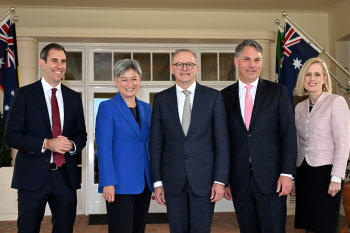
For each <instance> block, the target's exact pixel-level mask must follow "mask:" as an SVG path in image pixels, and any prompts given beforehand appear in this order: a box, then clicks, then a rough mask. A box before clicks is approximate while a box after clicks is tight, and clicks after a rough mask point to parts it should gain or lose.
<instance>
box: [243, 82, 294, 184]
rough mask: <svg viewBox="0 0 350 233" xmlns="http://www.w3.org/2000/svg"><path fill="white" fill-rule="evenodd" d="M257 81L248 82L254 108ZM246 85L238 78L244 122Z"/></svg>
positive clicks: (289, 175) (282, 174)
mask: <svg viewBox="0 0 350 233" xmlns="http://www.w3.org/2000/svg"><path fill="white" fill-rule="evenodd" d="M258 83H259V78H257V79H256V80H255V81H254V82H252V83H251V84H250V85H253V87H252V88H251V89H250V94H251V95H252V99H253V109H254V102H255V96H256V90H257V89H258ZM247 85H248V84H245V83H243V82H242V81H241V80H240V79H239V80H238V93H239V105H240V107H241V114H242V118H243V121H244V123H245V119H244V105H245V94H246V93H247V88H245V86H247ZM249 162H250V157H249ZM281 176H288V177H290V178H292V179H294V178H293V176H292V175H291V174H284V173H281Z"/></svg>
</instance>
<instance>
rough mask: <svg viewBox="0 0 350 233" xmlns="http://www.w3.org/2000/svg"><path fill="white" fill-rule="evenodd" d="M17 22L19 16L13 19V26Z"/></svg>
mask: <svg viewBox="0 0 350 233" xmlns="http://www.w3.org/2000/svg"><path fill="white" fill-rule="evenodd" d="M17 21H18V17H17V16H15V17H13V20H12V21H11V24H14V23H16V22H17Z"/></svg>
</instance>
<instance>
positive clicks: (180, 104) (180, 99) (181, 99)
mask: <svg viewBox="0 0 350 233" xmlns="http://www.w3.org/2000/svg"><path fill="white" fill-rule="evenodd" d="M183 90H185V89H182V88H181V87H180V86H179V85H177V84H176V98H177V110H178V112H179V118H180V123H182V114H183V111H184V104H185V99H186V95H185V93H183V92H182V91H183ZM186 90H188V91H190V92H191V93H190V95H189V97H190V103H191V110H192V106H193V99H194V94H195V91H196V82H194V83H193V84H192V85H191V86H189V87H188V88H187V89H186ZM214 183H217V184H222V185H225V184H223V183H221V182H218V181H214ZM158 186H163V182H162V181H157V182H154V184H153V187H154V188H156V187H158Z"/></svg>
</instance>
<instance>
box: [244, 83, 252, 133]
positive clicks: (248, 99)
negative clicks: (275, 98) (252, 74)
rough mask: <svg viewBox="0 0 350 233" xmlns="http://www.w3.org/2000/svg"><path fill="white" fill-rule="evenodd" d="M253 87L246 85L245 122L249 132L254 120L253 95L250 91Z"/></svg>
mask: <svg viewBox="0 0 350 233" xmlns="http://www.w3.org/2000/svg"><path fill="white" fill-rule="evenodd" d="M252 87H253V85H246V86H245V88H246V89H247V93H246V94H245V102H244V122H245V126H246V127H247V130H249V125H250V119H251V118H252V112H253V98H252V94H250V89H251V88H252Z"/></svg>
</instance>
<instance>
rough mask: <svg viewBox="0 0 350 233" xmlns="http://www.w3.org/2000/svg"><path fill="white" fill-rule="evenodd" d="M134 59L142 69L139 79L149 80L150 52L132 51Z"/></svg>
mask: <svg viewBox="0 0 350 233" xmlns="http://www.w3.org/2000/svg"><path fill="white" fill-rule="evenodd" d="M134 59H135V60H137V61H138V62H140V65H141V69H142V78H141V81H151V54H150V53H134Z"/></svg>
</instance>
